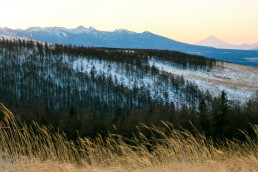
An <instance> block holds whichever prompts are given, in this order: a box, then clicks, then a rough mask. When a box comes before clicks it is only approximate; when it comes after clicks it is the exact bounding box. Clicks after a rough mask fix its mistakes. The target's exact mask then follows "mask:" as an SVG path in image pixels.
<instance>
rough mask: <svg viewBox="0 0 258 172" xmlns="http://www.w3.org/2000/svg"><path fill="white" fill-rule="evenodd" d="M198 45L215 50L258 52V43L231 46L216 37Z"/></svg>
mask: <svg viewBox="0 0 258 172" xmlns="http://www.w3.org/2000/svg"><path fill="white" fill-rule="evenodd" d="M196 45H201V46H207V47H214V48H222V49H238V50H257V49H258V42H257V43H255V44H241V45H236V44H231V43H227V42H225V41H222V40H220V39H218V38H216V37H215V36H210V37H208V38H206V39H204V40H202V41H200V42H197V43H196Z"/></svg>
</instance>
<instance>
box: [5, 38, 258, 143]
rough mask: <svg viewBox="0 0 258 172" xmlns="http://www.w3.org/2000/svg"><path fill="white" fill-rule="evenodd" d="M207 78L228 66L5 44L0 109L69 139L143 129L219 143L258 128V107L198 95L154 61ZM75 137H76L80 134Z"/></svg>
mask: <svg viewBox="0 0 258 172" xmlns="http://www.w3.org/2000/svg"><path fill="white" fill-rule="evenodd" d="M153 61H158V62H159V63H166V64H169V65H170V66H174V67H176V68H178V69H182V70H185V69H187V70H191V71H192V72H195V71H199V72H209V71H210V70H212V69H213V68H216V67H218V66H222V65H223V63H222V62H219V61H216V60H214V59H208V58H205V57H202V56H194V55H188V54H185V53H180V52H174V51H160V50H159V51H158V50H135V49H110V48H109V49H108V48H93V47H75V46H68V45H58V44H47V43H40V42H34V41H27V40H5V39H2V40H1V41H0V71H1V74H0V83H1V84H0V102H2V103H4V104H5V105H6V106H7V107H9V108H10V109H12V110H13V111H14V112H15V113H17V114H19V115H20V117H21V118H22V119H23V120H25V121H26V122H28V123H30V122H31V121H32V120H36V121H38V122H40V123H43V124H48V123H50V124H52V125H53V126H54V127H56V128H58V129H61V130H62V131H65V132H66V133H67V134H68V136H69V138H75V137H76V136H77V135H80V136H91V137H93V136H95V135H96V134H97V133H101V134H103V135H105V134H107V131H111V130H114V128H113V125H115V126H116V130H117V131H118V132H120V133H122V134H124V135H129V136H130V135H131V134H132V132H135V131H136V128H135V125H137V124H139V123H147V124H150V123H153V124H156V125H158V124H159V123H160V121H161V120H166V121H170V122H172V123H173V124H174V125H175V127H185V128H191V127H190V123H189V121H191V122H192V123H193V124H194V125H196V126H197V127H198V129H200V130H202V131H204V132H205V134H207V135H209V136H214V137H220V136H221V135H222V134H223V136H227V137H233V136H236V135H237V134H236V133H237V130H238V128H241V129H247V130H248V129H249V123H256V124H257V123H258V115H257V113H258V109H257V107H258V105H257V103H258V101H257V99H255V98H254V99H253V100H250V101H248V102H247V103H245V104H240V103H237V102H233V101H229V100H228V98H227V95H226V93H225V92H222V93H221V94H220V97H219V98H215V97H214V96H213V95H210V94H209V92H208V91H203V90H202V91H201V90H200V89H199V88H198V86H197V85H196V84H194V83H192V82H190V81H188V80H186V79H184V77H183V76H180V75H172V74H170V73H168V72H166V71H163V70H159V69H158V68H156V67H155V65H152V63H151V62H153ZM77 131H78V133H77Z"/></svg>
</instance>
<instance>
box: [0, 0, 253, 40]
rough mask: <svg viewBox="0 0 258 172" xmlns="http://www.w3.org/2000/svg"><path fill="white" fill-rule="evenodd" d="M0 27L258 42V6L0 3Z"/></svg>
mask: <svg viewBox="0 0 258 172" xmlns="http://www.w3.org/2000/svg"><path fill="white" fill-rule="evenodd" d="M1 1H3V2H1V10H0V27H10V28H22V29H25V28H28V27H32V26H40V27H47V26H61V27H67V28H74V27H77V26H79V25H83V26H85V27H89V26H93V27H95V28H96V29H99V30H108V31H111V30H114V29H120V28H126V29H129V30H133V31H136V32H143V31H146V30H148V31H151V32H154V33H157V34H160V35H163V36H166V37H169V38H172V39H175V40H179V41H183V42H189V43H194V42H197V41H199V40H201V39H203V38H205V37H207V36H210V35H214V36H217V37H219V38H221V39H223V40H225V41H228V42H232V43H254V42H258V10H257V9H258V0H1Z"/></svg>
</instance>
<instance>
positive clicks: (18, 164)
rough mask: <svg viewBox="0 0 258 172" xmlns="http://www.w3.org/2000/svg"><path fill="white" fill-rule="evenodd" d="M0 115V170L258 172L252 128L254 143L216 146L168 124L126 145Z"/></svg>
mask: <svg viewBox="0 0 258 172" xmlns="http://www.w3.org/2000/svg"><path fill="white" fill-rule="evenodd" d="M0 111H1V112H3V120H2V121H1V122H0V155H1V163H0V171H31V172H32V171H37V172H41V171H60V172H62V171H153V172H154V171H258V159H257V158H258V151H257V150H258V126H257V125H255V126H253V129H254V131H255V132H256V136H257V137H256V138H253V139H251V138H250V137H249V136H248V135H246V138H247V140H248V141H247V142H239V141H227V142H226V143H223V144H219V145H217V144H215V143H214V142H213V141H212V140H209V139H207V138H205V137H204V136H203V135H202V134H200V133H196V134H195V136H193V135H192V134H191V133H190V132H188V131H184V132H181V131H178V130H174V129H173V127H172V125H171V124H168V123H164V126H163V127H160V128H158V127H155V126H149V127H147V126H144V125H143V126H142V127H143V128H145V129H147V130H149V131H150V132H152V133H155V134H153V137H152V139H147V138H146V137H145V136H144V135H143V134H142V133H141V132H140V130H139V133H138V137H135V138H134V139H130V140H128V139H126V138H123V137H122V136H120V135H116V134H114V135H112V134H110V136H109V137H107V138H105V139H104V138H102V137H101V136H99V137H98V138H96V139H90V138H80V139H78V140H77V141H76V142H73V141H68V139H67V138H66V136H65V135H64V134H62V133H58V132H54V131H53V129H52V128H51V127H46V126H39V125H38V124H37V123H34V124H33V125H32V126H28V125H26V124H24V123H22V122H21V121H20V120H19V119H17V118H16V117H15V116H14V115H13V114H12V113H11V112H10V111H9V110H8V109H6V108H5V107H4V106H3V105H2V104H0ZM154 135H155V136H157V135H158V137H154ZM128 142H130V143H131V144H128ZM150 149H151V150H152V151H149V150H150Z"/></svg>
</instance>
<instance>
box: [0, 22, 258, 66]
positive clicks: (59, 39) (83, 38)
mask: <svg viewBox="0 0 258 172" xmlns="http://www.w3.org/2000/svg"><path fill="white" fill-rule="evenodd" d="M0 36H1V37H3V38H11V37H20V38H23V39H32V40H37V41H41V42H48V43H53V44H64V45H76V46H93V47H109V48H123V49H128V48H132V49H159V50H172V51H180V52H184V53H189V54H197V55H202V56H206V57H209V58H215V59H218V60H224V61H228V62H232V63H237V64H242V65H247V66H253V67H258V60H257V57H258V51H252V50H248V51H247V50H230V49H217V48H212V47H205V46H198V45H192V44H186V43H182V42H179V41H176V40H172V39H169V38H166V37H163V36H160V35H156V34H153V33H151V32H147V31H146V32H143V33H136V32H133V31H128V30H126V29H119V30H115V31H113V32H108V31H99V30H97V29H95V28H93V27H89V28H85V27H83V26H80V27H77V28H74V29H66V28H62V27H47V28H39V27H33V28H29V29H26V30H13V29H9V28H0Z"/></svg>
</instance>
